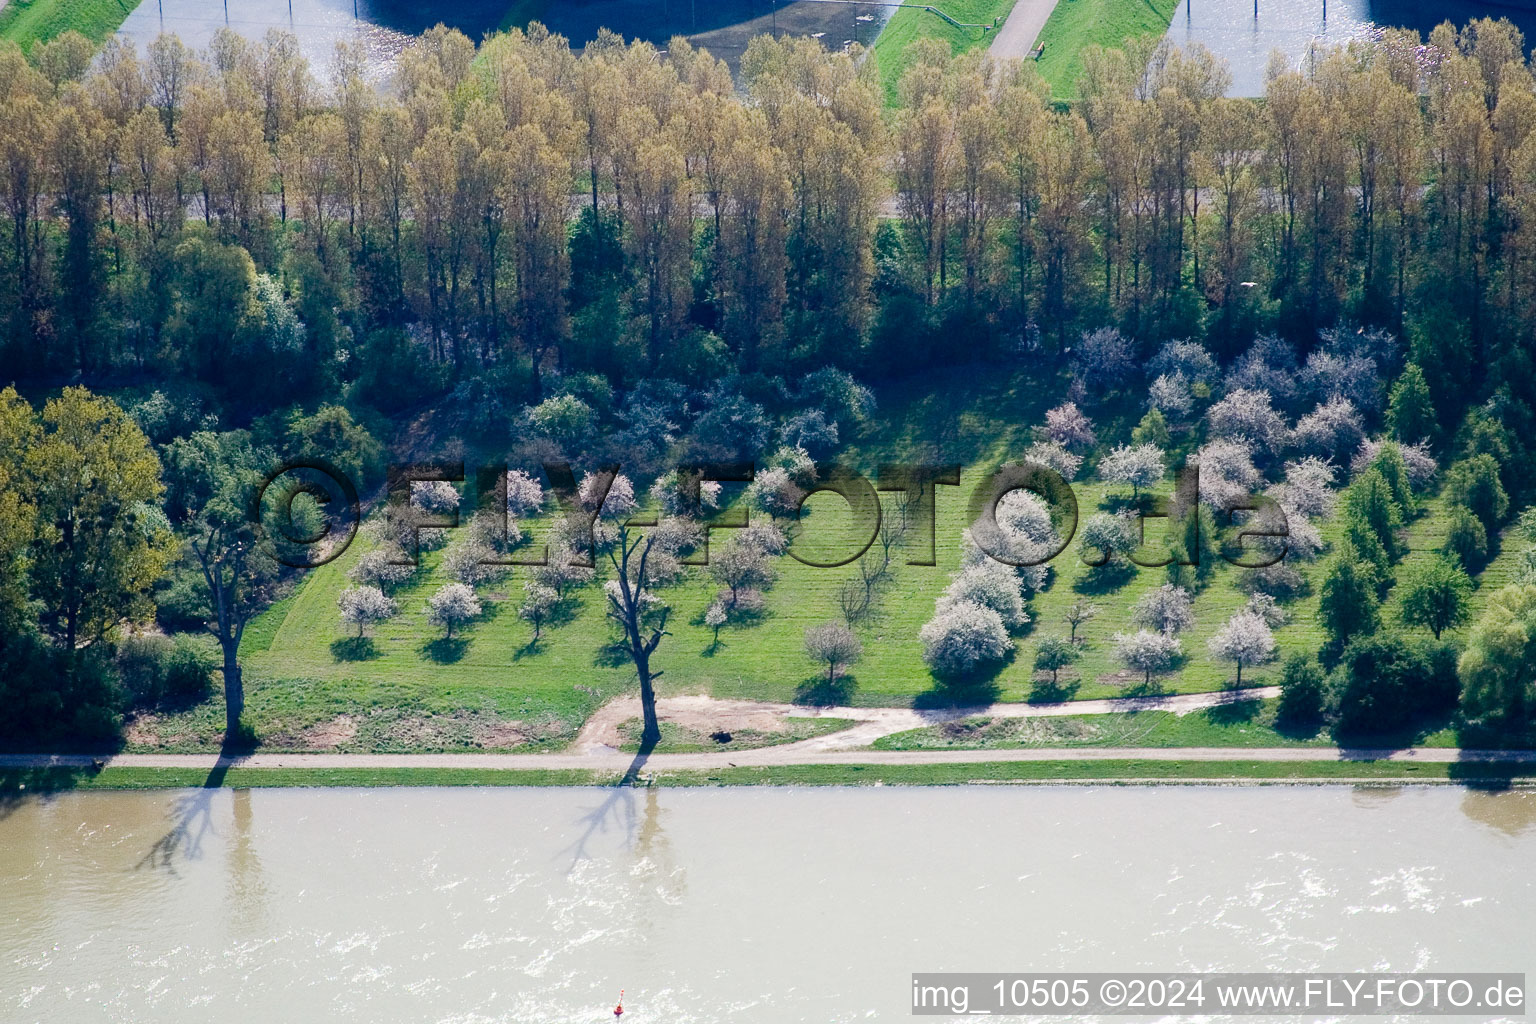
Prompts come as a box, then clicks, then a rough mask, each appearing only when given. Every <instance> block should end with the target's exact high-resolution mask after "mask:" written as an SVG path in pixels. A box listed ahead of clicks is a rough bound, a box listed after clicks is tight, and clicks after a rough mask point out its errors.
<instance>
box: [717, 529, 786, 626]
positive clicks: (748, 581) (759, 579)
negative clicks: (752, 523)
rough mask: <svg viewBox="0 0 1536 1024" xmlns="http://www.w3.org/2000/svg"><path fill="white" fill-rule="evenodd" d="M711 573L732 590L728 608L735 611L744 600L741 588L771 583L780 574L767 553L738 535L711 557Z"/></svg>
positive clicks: (756, 588) (760, 586) (751, 587)
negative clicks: (775, 569)
mask: <svg viewBox="0 0 1536 1024" xmlns="http://www.w3.org/2000/svg"><path fill="white" fill-rule="evenodd" d="M709 574H710V575H711V576H713V577H714V579H715V582H717V583H719V584H720V585H721V586H722V587H725V588H726V589H727V590H728V591H729V592H730V597H729V599H728V600H727V602H726V607H727V609H728V610H732V611H734V610H735V608H736V605H737V602H738V601H739V600H740V599H741V593H742V591H744V590H758V589H762V588H764V587H767V586H770V585H771V584H772V583H773V581H774V579H775V578H776V576H777V574H776V573H775V572H774V569H773V566H772V565H771V564H770V563H769V561H768V556H767V554H765V553H764V552H763V550H762V549H761V548H759V547H758V546H756V545H755V544H750V543H744V542H743V541H742V540H741V538H739V537H738V538H735V539H733V540H732V541H731V542H730V543H729V544H727V545H726V546H725V547H724V549H723V550H721V551H720V552H719V553H718V554H716V555H714V556H712V557H711V558H710V560H709Z"/></svg>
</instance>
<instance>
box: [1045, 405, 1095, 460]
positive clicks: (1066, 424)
mask: <svg viewBox="0 0 1536 1024" xmlns="http://www.w3.org/2000/svg"><path fill="white" fill-rule="evenodd" d="M1045 434H1046V437H1048V438H1049V439H1050V440H1052V441H1055V442H1056V443H1057V444H1059V445H1061V446H1062V447H1063V448H1066V449H1067V450H1068V451H1072V452H1083V451H1087V450H1088V449H1089V448H1092V447H1093V444H1094V442H1095V441H1096V440H1097V437H1096V435H1095V434H1094V432H1093V421H1092V420H1090V419H1089V418H1088V417H1087V416H1085V415H1084V414H1083V411H1082V410H1081V409H1079V408H1078V407H1077V403H1076V402H1065V403H1063V404H1061V405H1058V406H1057V407H1056V408H1054V409H1051V410H1050V411H1049V412H1047V413H1046V414H1045Z"/></svg>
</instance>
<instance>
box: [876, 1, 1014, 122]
mask: <svg viewBox="0 0 1536 1024" xmlns="http://www.w3.org/2000/svg"><path fill="white" fill-rule="evenodd" d="M1014 2H1015V0H938V2H937V3H935V4H934V5H933V6H935V7H938V8H939V9H940V10H942V11H943V12H944V13H945V14H947V15H949V16H950V17H951V18H954V19H955V21H958V22H961V23H962V24H967V25H990V24H992V23H993V20H994V19H997V20H998V21H999V22H1000V21H1001V19H1003V18H1005V17H1007V15H1008V12H1009V11H1010V10H1012V9H1013V5H1014ZM992 38H993V36H992V33H991V32H987V31H983V30H982V29H979V28H957V27H956V26H954V25H952V24H950V23H949V22H947V21H945V20H944V19H943V18H941V17H939V16H938V15H937V14H934V13H933V12H932V11H927V10H923V9H921V8H918V7H903V8H901V9H899V10H897V11H896V12H895V13H894V14H892V15H891V20H890V21H888V22H886V24H885V28H884V29H882V30H881V32H880V36H879V38H878V39H876V40H875V45H874V47H873V48H872V49H873V51H874V52H873V53H872V55H871V56H872V57H873V58H874V61H875V64H876V66H877V67H878V68H879V70H880V84H881V86H882V88H884V90H885V102H886V105H887V106H892V107H894V106H896V105H897V102H898V100H899V93H898V91H897V85H898V84H899V83H900V82H901V76H902V74H903V73H905V72H906V70H907V67H908V66H909V65H910V63H911V56H910V55H909V54H908V53H907V48H908V47H910V46H911V45H912V44H913V43H915V42H917V41H918V40H919V39H938V40H942V41H943V42H946V43H948V44H949V48H950V52H952V53H956V54H960V53H964V52H966V51H967V50H973V49H975V48H976V47H978V46H989V45H991V42H992Z"/></svg>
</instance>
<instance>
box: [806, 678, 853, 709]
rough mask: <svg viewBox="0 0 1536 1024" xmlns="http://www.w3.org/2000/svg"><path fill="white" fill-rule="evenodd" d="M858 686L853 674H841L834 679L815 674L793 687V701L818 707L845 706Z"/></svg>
mask: <svg viewBox="0 0 1536 1024" xmlns="http://www.w3.org/2000/svg"><path fill="white" fill-rule="evenodd" d="M858 688H859V684H858V682H857V681H856V680H855V679H854V678H853V676H851V675H848V674H846V673H845V674H843V675H840V676H838V677H837V678H836V679H828V678H827V677H826V676H822V675H816V676H812V677H811V678H809V679H807V680H805V681H804V682H802V683H801V684H800V685H799V686H797V687H795V703H796V704H811V705H815V706H818V707H831V706H833V705H839V704H840V705H843V706H847V704H848V702H849V701H850V700H851V699H852V698H853V692H854V691H855V690H857V689H858Z"/></svg>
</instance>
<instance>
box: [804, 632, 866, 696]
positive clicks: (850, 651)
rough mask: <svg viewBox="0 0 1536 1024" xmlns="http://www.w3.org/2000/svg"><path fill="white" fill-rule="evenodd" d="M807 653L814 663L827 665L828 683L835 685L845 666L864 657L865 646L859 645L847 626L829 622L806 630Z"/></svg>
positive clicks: (857, 639)
mask: <svg viewBox="0 0 1536 1024" xmlns="http://www.w3.org/2000/svg"><path fill="white" fill-rule="evenodd" d="M805 653H806V654H807V655H809V656H810V658H811V660H812V661H817V662H823V663H825V664H826V666H827V682H828V683H833V682H836V681H837V677H838V674H839V673H840V672H841V671H842V670H843V668H844V667H845V666H847V665H851V664H852V663H853V662H855V661H858V660H859V658H860V657H862V656H863V654H864V645H863V644H861V643H859V638H858V637H857V636H855V635H854V634H853V630H851V629H849V628H848V627H847V626H845V625H843V624H842V623H840V622H828V623H825V624H823V625H820V626H811V627H809V628H808V629H806V631H805Z"/></svg>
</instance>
